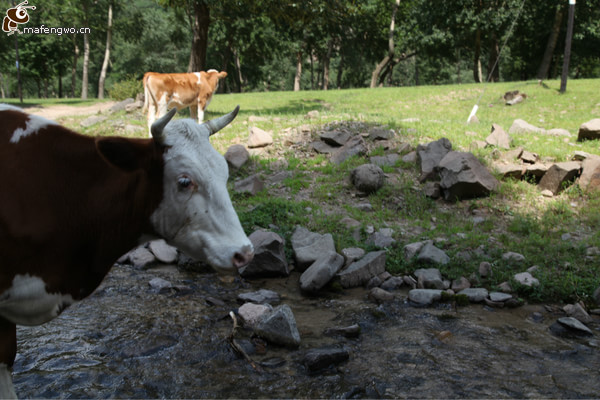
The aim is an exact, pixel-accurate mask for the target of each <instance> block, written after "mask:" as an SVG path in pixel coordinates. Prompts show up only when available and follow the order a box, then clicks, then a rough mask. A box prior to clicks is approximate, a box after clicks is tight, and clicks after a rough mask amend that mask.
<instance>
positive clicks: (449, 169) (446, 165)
mask: <svg viewBox="0 0 600 400" xmlns="http://www.w3.org/2000/svg"><path fill="white" fill-rule="evenodd" d="M438 170H439V175H440V178H441V181H440V187H441V188H442V192H443V193H444V199H446V200H449V201H456V200H462V199H470V198H474V197H481V196H487V195H488V194H490V192H492V191H494V190H495V189H496V188H497V187H498V185H499V182H498V180H497V179H496V178H494V177H493V176H492V174H490V172H489V171H488V170H487V169H486V168H485V167H484V166H483V165H482V164H481V162H480V161H479V160H478V159H477V158H476V157H475V156H474V155H473V154H472V153H464V152H458V151H451V152H449V153H448V154H446V156H445V157H444V158H443V159H442V160H441V161H440V163H439V166H438Z"/></svg>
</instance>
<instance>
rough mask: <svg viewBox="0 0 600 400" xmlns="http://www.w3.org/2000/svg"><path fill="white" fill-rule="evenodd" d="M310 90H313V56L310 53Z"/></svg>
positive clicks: (312, 53) (311, 52)
mask: <svg viewBox="0 0 600 400" xmlns="http://www.w3.org/2000/svg"><path fill="white" fill-rule="evenodd" d="M310 90H315V54H314V50H311V51H310Z"/></svg>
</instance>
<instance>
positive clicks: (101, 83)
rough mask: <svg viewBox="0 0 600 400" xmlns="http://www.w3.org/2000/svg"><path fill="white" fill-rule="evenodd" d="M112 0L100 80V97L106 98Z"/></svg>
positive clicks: (109, 8) (109, 7)
mask: <svg viewBox="0 0 600 400" xmlns="http://www.w3.org/2000/svg"><path fill="white" fill-rule="evenodd" d="M112 11H113V9H112V2H109V3H108V22H107V24H106V50H105V51H104V61H103V62H102V70H101V72H100V79H99V80H98V98H99V99H103V98H104V81H105V80H106V70H107V69H108V63H109V60H110V39H111V35H112V18H113V16H112Z"/></svg>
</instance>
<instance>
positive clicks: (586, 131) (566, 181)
mask: <svg viewBox="0 0 600 400" xmlns="http://www.w3.org/2000/svg"><path fill="white" fill-rule="evenodd" d="M524 133H536V134H546V135H553V136H567V137H568V136H571V134H570V133H569V132H568V131H566V130H564V129H551V130H544V129H542V128H538V127H535V126H533V125H531V124H529V123H527V122H525V121H523V120H520V119H517V120H515V121H514V122H513V125H512V126H511V128H510V130H509V132H508V133H507V132H506V131H504V129H502V127H501V126H500V125H498V124H493V125H492V130H491V133H490V135H489V136H488V137H487V138H486V140H485V142H474V143H473V144H472V146H474V147H485V146H493V147H497V148H498V149H502V150H506V151H505V152H498V153H495V156H496V160H495V161H494V162H493V165H492V166H493V168H494V170H495V171H496V172H497V173H498V174H500V175H501V176H502V178H503V179H507V178H512V179H517V180H520V179H524V180H526V181H528V182H535V183H537V185H538V187H539V189H540V191H541V192H542V194H543V195H545V196H554V195H557V194H558V193H560V192H561V191H562V190H564V189H565V188H566V187H568V186H569V185H570V184H573V183H575V182H577V183H578V184H579V186H580V187H581V188H582V189H583V190H584V191H585V190H599V189H600V155H596V154H588V153H585V152H581V151H576V152H575V153H574V155H573V157H572V161H567V162H552V161H551V160H547V159H546V160H544V159H541V158H540V156H539V155H537V154H535V153H532V152H530V151H527V150H525V149H523V148H522V147H517V148H514V149H511V142H512V137H511V134H512V135H516V134H524ZM595 139H596V140H597V139H600V119H595V120H591V121H589V122H586V123H584V124H582V125H581V127H580V128H579V135H578V139H577V140H579V141H581V140H595Z"/></svg>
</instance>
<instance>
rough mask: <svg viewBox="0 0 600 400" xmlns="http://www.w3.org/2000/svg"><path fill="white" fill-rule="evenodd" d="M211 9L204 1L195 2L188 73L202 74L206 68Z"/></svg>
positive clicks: (197, 0)
mask: <svg viewBox="0 0 600 400" xmlns="http://www.w3.org/2000/svg"><path fill="white" fill-rule="evenodd" d="M209 25H210V9H209V8H208V5H207V4H206V3H204V1H203V0H196V1H194V22H193V24H192V52H191V55H190V64H189V66H188V72H200V71H204V70H205V68H206V49H207V47H208V27H209Z"/></svg>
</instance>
